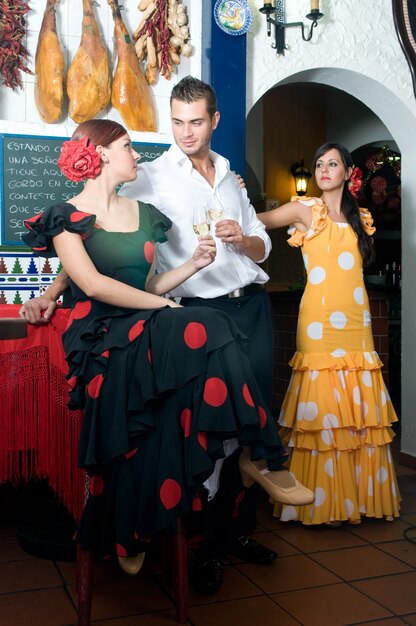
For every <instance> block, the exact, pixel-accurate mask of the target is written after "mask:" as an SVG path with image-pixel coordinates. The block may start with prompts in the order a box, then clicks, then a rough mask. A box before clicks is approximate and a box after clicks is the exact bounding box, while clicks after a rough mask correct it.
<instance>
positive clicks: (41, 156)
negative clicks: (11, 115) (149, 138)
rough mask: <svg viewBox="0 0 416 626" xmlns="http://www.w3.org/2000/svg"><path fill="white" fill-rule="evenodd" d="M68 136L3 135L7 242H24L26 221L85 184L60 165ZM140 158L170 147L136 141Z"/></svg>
mask: <svg viewBox="0 0 416 626" xmlns="http://www.w3.org/2000/svg"><path fill="white" fill-rule="evenodd" d="M66 139H68V138H67V137H42V136H35V135H7V134H3V135H0V172H2V179H1V186H0V215H1V226H2V230H1V232H2V236H1V243H2V244H3V245H6V246H7V245H11V246H15V245H24V244H23V242H22V241H21V236H22V235H23V234H24V233H25V232H26V229H25V227H24V226H23V220H26V219H28V218H29V217H32V216H33V215H36V214H37V213H40V212H41V211H43V210H44V209H45V208H47V207H48V206H51V205H52V204H55V203H56V202H62V201H66V200H69V198H72V196H74V195H75V194H76V193H78V191H80V190H81V189H82V183H74V182H73V181H71V180H68V179H67V178H65V176H64V175H63V174H62V172H61V171H60V170H59V168H58V167H57V165H56V162H57V160H58V158H59V153H60V150H61V146H62V142H63V141H65V140H66ZM133 146H134V149H135V150H136V151H137V152H138V153H139V154H140V157H141V158H140V160H141V161H142V162H143V161H153V160H154V159H157V157H159V156H160V155H161V154H162V153H163V152H165V150H167V149H168V148H169V145H166V144H152V143H137V142H134V143H133Z"/></svg>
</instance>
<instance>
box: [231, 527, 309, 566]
mask: <svg viewBox="0 0 416 626" xmlns="http://www.w3.org/2000/svg"><path fill="white" fill-rule="evenodd" d="M253 538H254V539H255V540H256V541H258V543H261V544H262V545H263V546H266V547H267V548H269V549H270V550H274V551H275V552H277V554H278V556H279V557H281V556H289V555H290V554H299V550H297V549H296V548H295V547H294V546H291V545H290V543H287V541H284V540H283V539H281V537H279V536H278V534H277V533H276V532H272V531H262V532H257V533H255V534H254V535H253ZM227 559H228V560H229V561H230V562H231V563H242V559H240V558H239V557H236V556H233V555H232V554H229V555H228V556H227Z"/></svg>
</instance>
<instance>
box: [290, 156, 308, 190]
mask: <svg viewBox="0 0 416 626" xmlns="http://www.w3.org/2000/svg"><path fill="white" fill-rule="evenodd" d="M290 173H291V174H292V176H293V178H294V179H295V187H296V195H297V196H304V195H305V194H306V192H307V191H308V182H309V179H310V178H311V177H312V174H311V173H310V171H309V170H308V169H306V167H305V163H304V160H303V159H302V160H301V161H298V162H297V163H293V165H291V166H290Z"/></svg>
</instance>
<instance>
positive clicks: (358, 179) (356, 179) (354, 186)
mask: <svg viewBox="0 0 416 626" xmlns="http://www.w3.org/2000/svg"><path fill="white" fill-rule="evenodd" d="M362 186H363V173H362V171H361V170H360V168H359V167H354V169H353V170H352V174H351V176H350V178H349V180H348V190H349V192H350V193H351V195H352V196H354V198H356V197H357V196H358V195H359V194H360V191H361V187H362Z"/></svg>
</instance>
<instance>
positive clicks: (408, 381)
mask: <svg viewBox="0 0 416 626" xmlns="http://www.w3.org/2000/svg"><path fill="white" fill-rule="evenodd" d="M270 83H271V84H270V85H268V86H267V87H266V88H265V89H264V88H263V93H262V94H260V96H259V98H258V99H257V101H256V102H253V103H252V104H251V108H252V109H253V111H257V113H258V112H259V111H260V112H261V114H262V113H263V111H262V102H261V101H262V96H263V95H264V94H265V93H266V92H267V91H268V90H270V89H276V88H279V87H281V86H284V85H291V84H298V85H299V84H303V85H305V86H306V87H307V86H311V85H326V86H328V87H331V88H336V89H338V90H340V91H343V92H345V93H347V94H349V95H351V96H353V97H354V98H356V99H357V100H359V101H360V102H361V103H363V104H364V105H365V106H366V107H368V108H369V109H370V110H371V111H373V112H374V113H375V115H376V116H377V117H378V118H379V119H380V120H381V122H382V123H383V125H384V126H385V127H386V128H387V129H388V131H389V133H390V135H391V137H392V139H393V141H394V142H395V144H396V145H397V147H398V149H399V151H400V153H401V157H402V172H401V175H402V229H403V230H402V232H403V237H402V337H403V340H402V366H401V383H402V440H401V451H402V454H401V457H402V460H403V462H407V463H411V464H416V420H415V419H414V414H413V412H414V408H413V407H415V406H416V386H415V385H414V380H413V379H414V377H413V374H412V371H413V369H414V364H413V359H414V356H413V355H414V354H416V333H414V331H413V320H414V319H415V316H416V300H415V297H414V294H415V293H416V272H414V271H413V269H412V268H413V265H414V261H415V257H416V250H415V248H416V207H415V204H414V198H416V177H415V176H414V172H415V171H416V151H415V149H414V137H415V136H416V119H415V117H414V115H413V114H412V112H411V111H410V110H409V109H408V108H407V107H406V105H405V104H404V103H403V101H402V100H400V99H399V98H398V97H397V96H396V95H395V94H394V93H393V92H392V91H391V90H389V89H387V88H386V87H385V86H384V85H383V84H382V83H380V82H377V81H375V80H373V79H369V78H368V77H367V76H364V75H362V74H359V73H357V72H354V71H351V70H346V69H338V68H317V69H311V70H305V71H303V72H298V73H295V74H293V75H291V76H289V77H287V78H285V79H284V80H283V81H281V82H279V83H277V84H276V83H273V81H272V79H271V80H270ZM253 91H254V92H255V93H257V94H258V93H259V92H258V91H257V92H256V91H255V90H253ZM250 113H251V112H250ZM336 113H337V112H336V111H333V114H334V115H335V114H336ZM340 116H342V119H343V120H344V121H345V122H348V113H346V112H345V111H340ZM261 117H262V119H263V116H262V115H261ZM314 122H315V120H314V119H313V118H312V119H310V123H311V124H313V123H314ZM275 123H280V124H284V123H285V120H284V119H278V118H276V119H275ZM269 128H270V124H264V126H263V138H265V137H267V133H268V132H269ZM248 129H249V130H250V114H249V118H248ZM333 139H335V138H333ZM337 139H338V138H337ZM340 140H341V142H344V143H346V142H345V141H342V139H340ZM258 145H259V129H258V128H257V146H258ZM358 145H359V144H358V143H357V145H352V146H349V147H350V148H351V149H354V148H355V147H357V146H358ZM247 146H248V154H250V152H252V150H253V141H250V134H249V135H248V141H247ZM262 149H263V146H261V151H262ZM284 149H285V146H276V151H278V150H279V151H280V152H282V151H283V150H284ZM256 152H258V149H257V150H256ZM255 160H257V165H258V162H259V157H258V154H257V157H256V158H255ZM249 162H250V161H249ZM257 171H259V170H257ZM263 173H264V172H263Z"/></svg>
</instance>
